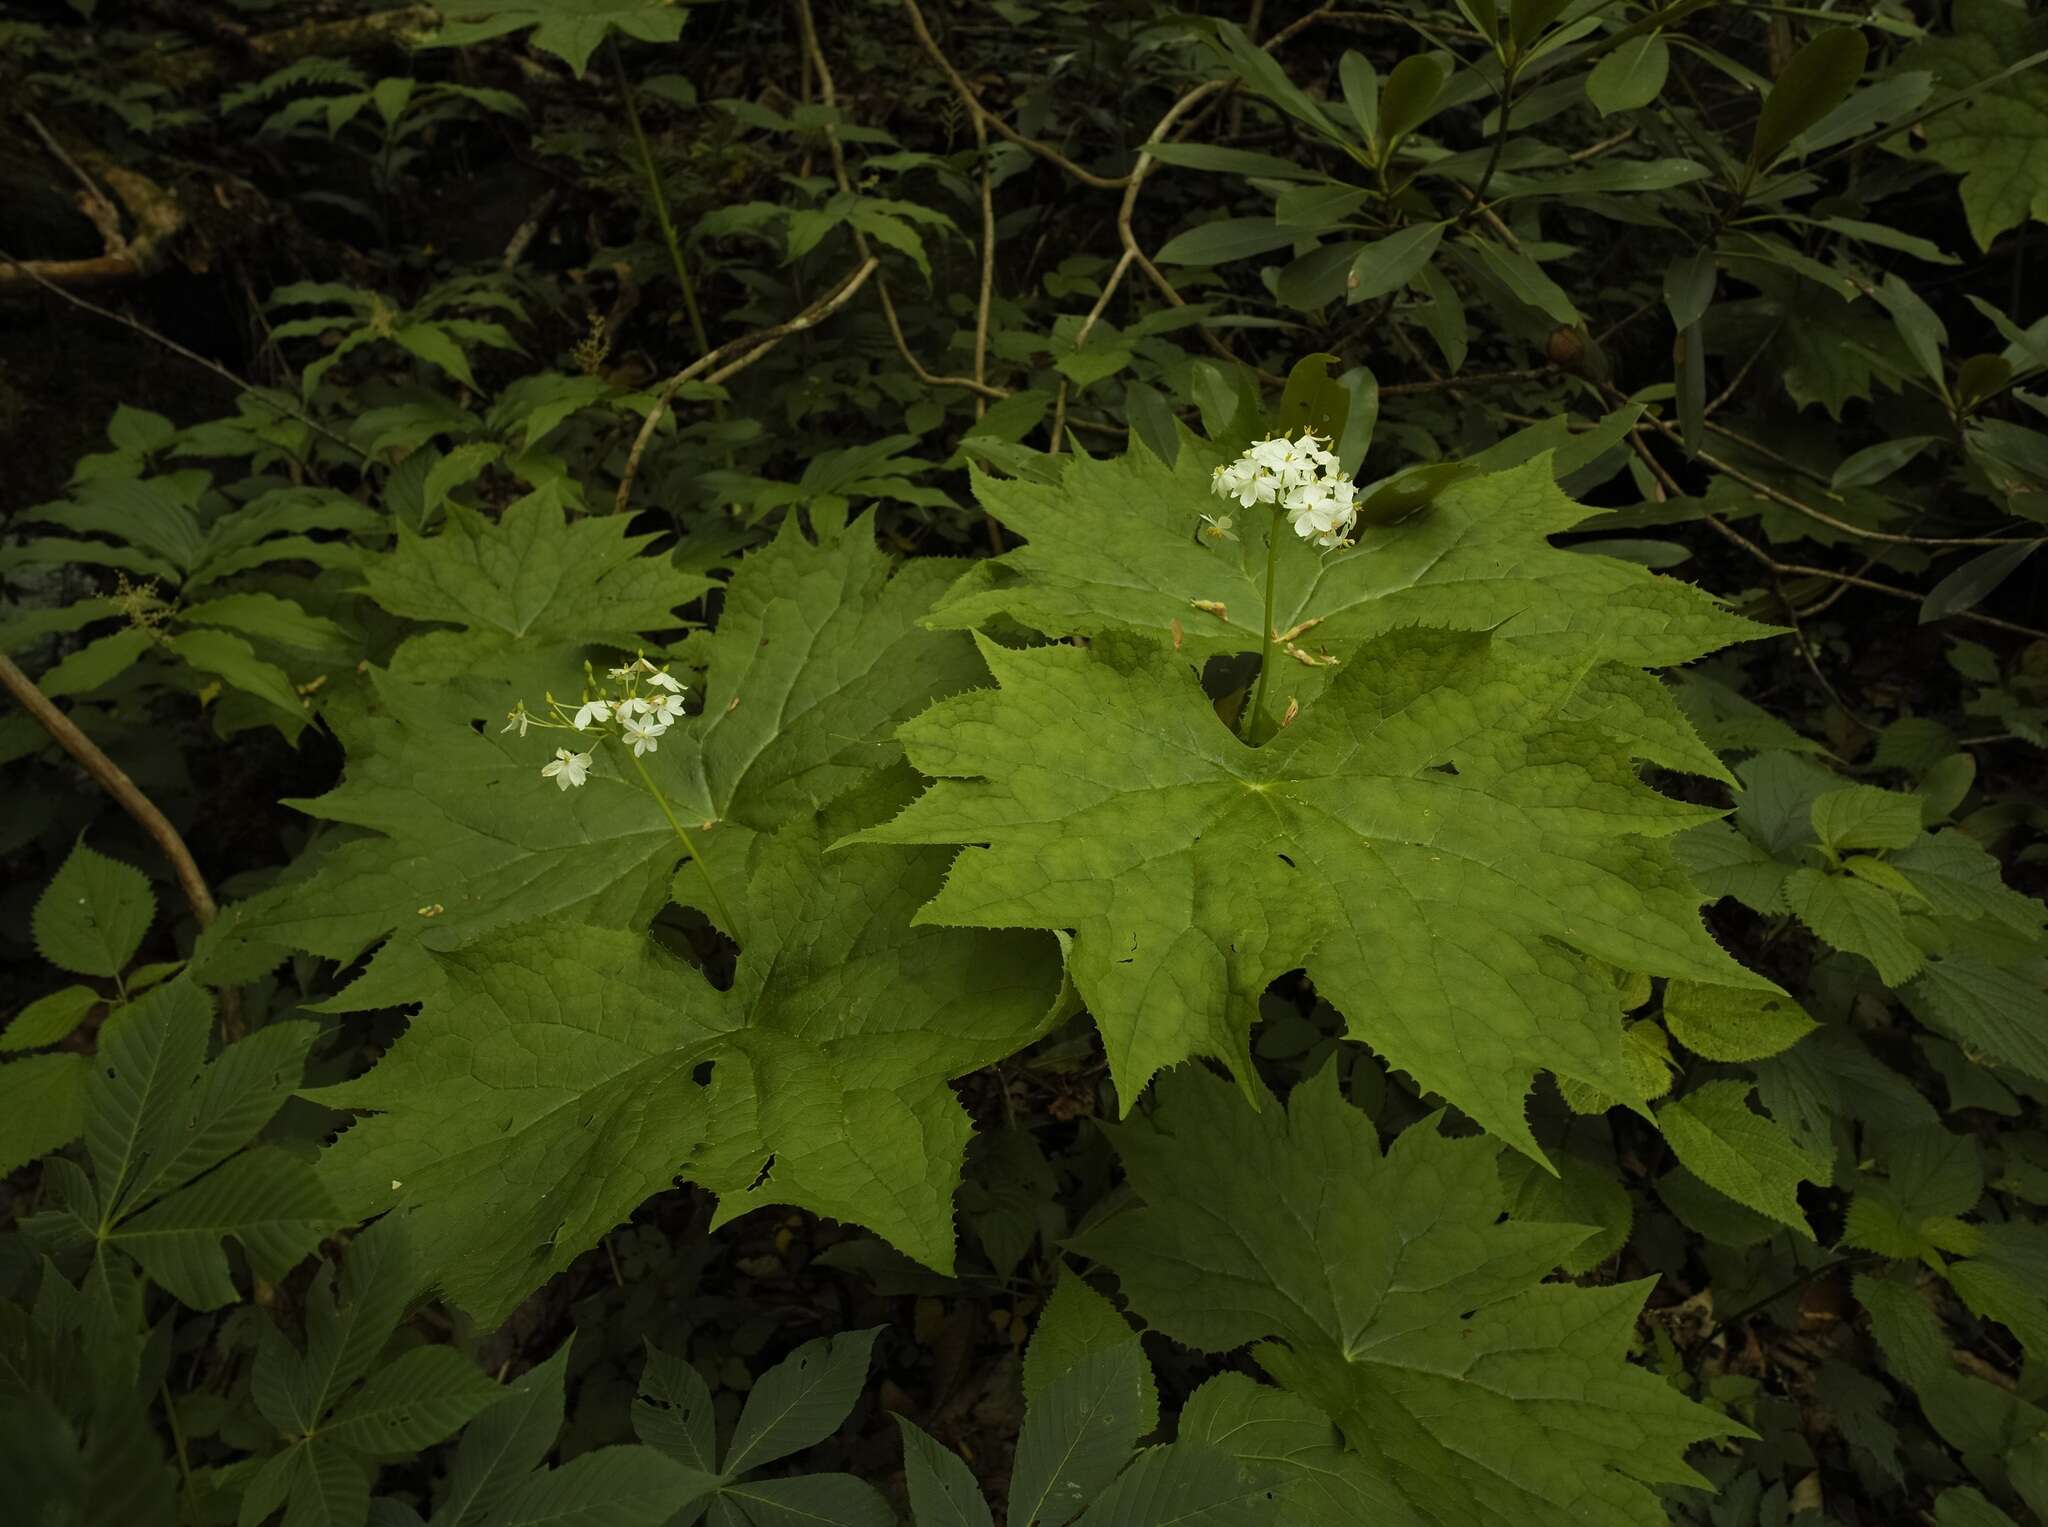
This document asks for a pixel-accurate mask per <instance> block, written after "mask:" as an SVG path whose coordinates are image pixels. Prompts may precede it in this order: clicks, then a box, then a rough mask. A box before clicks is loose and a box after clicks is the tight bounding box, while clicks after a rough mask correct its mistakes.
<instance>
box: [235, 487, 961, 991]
mask: <svg viewBox="0 0 2048 1527" xmlns="http://www.w3.org/2000/svg"><path fill="white" fill-rule="evenodd" d="M604 523H606V524H610V523H613V522H611V521H607V522H604ZM501 552H502V548H501V549H500V551H494V552H492V553H491V554H490V555H489V556H487V557H484V558H482V561H484V562H487V563H490V564H491V565H495V564H496V560H497V558H498V557H499V555H500V554H501ZM464 565H465V566H467V564H466V563H465V564H464ZM957 573H958V564H957V563H952V562H946V561H941V560H939V559H930V558H928V559H920V560H919V561H917V562H914V563H911V564H909V565H907V566H905V567H903V568H901V569H900V570H896V571H894V572H893V574H892V569H891V566H890V563H889V561H888V559H887V558H885V557H884V556H883V555H882V553H881V551H880V550H879V549H878V548H877V547H876V545H875V543H874V540H873V537H872V534H871V532H870V526H869V522H868V521H867V520H862V521H859V522H857V523H856V525H854V526H849V527H848V528H847V530H846V531H845V532H844V533H842V534H841V535H839V536H837V537H835V538H833V539H830V540H828V541H826V542H824V543H823V544H813V543H811V542H810V541H808V540H806V539H805V538H804V537H803V536H802V535H801V533H799V532H798V531H796V530H795V529H794V528H790V529H788V530H785V532H784V533H783V534H782V535H781V536H780V537H779V538H778V539H777V540H776V541H775V542H774V543H773V544H772V545H770V546H768V547H766V548H764V549H763V550H761V551H759V552H756V553H755V554H753V555H752V556H750V557H748V558H747V559H746V562H745V564H744V566H743V568H742V570H741V571H740V572H739V573H738V574H737V575H736V576H735V577H734V579H733V581H732V584H731V587H730V588H729V590H728V591H727V594H726V602H725V612H724V615H723V617H722V618H721V620H720V623H719V628H718V630H717V632H716V633H714V634H713V635H712V637H711V638H710V639H709V640H708V642H707V643H706V648H707V650H708V653H709V671H708V673H707V676H706V680H705V699H704V710H703V714H701V715H698V716H695V717H692V718H690V719H689V720H688V721H687V722H685V723H684V724H682V725H679V726H677V727H675V728H672V729H671V730H670V732H669V733H668V734H667V735H666V736H664V737H663V739H662V744H661V749H660V751H659V752H657V753H655V754H653V755H651V756H649V757H648V758H647V760H646V762H647V764H648V766H649V769H650V772H651V773H652V774H653V775H654V777H655V778H656V779H657V780H658V781H659V782H660V784H661V786H662V788H663V790H664V791H666V792H667V794H668V795H669V798H670V799H671V800H672V801H673V802H674V803H675V807H676V810H677V811H678V813H680V814H681V816H682V817H683V819H684V820H685V821H686V822H688V823H689V824H690V825H691V827H692V829H693V831H694V832H695V834H696V839H697V842H698V844H699V846H700V848H702V849H703V851H704V852H705V853H706V854H707V855H709V856H710V857H711V858H712V859H713V860H714V861H716V862H717V864H718V866H719V868H720V870H721V872H723V873H726V874H728V875H731V876H736V877H744V874H745V859H746V843H747V841H748V839H749V838H750V836H751V833H752V832H753V831H756V830H760V829H764V828H769V827H772V826H774V825H775V824H776V823H778V822H780V821H782V820H783V819H784V818H786V817H787V816H789V815H790V814H791V813H793V812H798V811H806V810H809V809H810V808H812V807H813V806H815V805H817V804H819V803H822V802H824V801H826V800H829V799H831V798H832V797H834V796H836V795H839V794H841V793H843V792H844V791H845V790H846V789H847V788H849V787H850V786H851V785H853V784H854V783H855V782H857V781H858V780H859V779H860V778H861V777H862V776H863V775H864V774H866V773H867V772H868V771H869V770H871V769H875V768H879V767H882V766H884V765H886V764H888V763H890V762H891V761H892V760H894V759H895V758H897V757H899V756H900V749H899V748H898V747H897V746H896V744H895V743H893V742H891V741H890V740H889V734H890V732H891V731H892V730H893V728H894V726H895V724H896V722H897V721H898V720H900V719H901V718H902V717H904V716H907V715H910V714H912V713H914V712H915V711H916V710H918V709H919V708H921V707H922V706H924V705H925V704H926V703H928V702H929V701H930V700H932V699H933V698H935V697H937V696H940V695H946V694H951V693H954V692H955V691H958V690H961V689H965V688H967V687H968V686H970V685H972V684H974V683H976V682H978V681H979V679H980V675H981V667H980V663H979V661H978V660H977V659H976V657H975V655H974V651H973V647H972V645H971V643H970V642H969V641H968V640H967V638H965V637H964V636H960V635H957V634H954V633H949V632H948V633H935V632H930V631H926V630H923V629H922V628H921V627H920V626H919V625H918V624H917V622H918V620H919V618H920V617H922V616H923V615H924V614H925V613H926V611H928V610H929V609H930V607H931V604H932V601H933V600H934V599H935V598H936V597H937V596H938V594H939V592H940V590H941V589H942V588H943V587H944V586H945V584H946V583H947V582H948V581H950V580H951V579H952V578H953V577H955V576H956V575H957ZM479 576H481V575H479ZM407 586H408V587H412V585H411V584H410V583H409V584H408V585H407ZM478 597H482V596H481V595H479V596H478ZM563 597H565V596H564V594H563V593H562V592H560V591H558V593H557V595H556V596H555V598H556V602H555V603H551V604H550V605H549V606H548V607H547V609H546V610H545V611H544V612H542V613H541V614H539V615H536V616H533V617H532V618H531V628H532V629H534V630H537V631H540V632H543V633H546V634H548V635H550V636H551V637H552V638H554V639H556V640H562V639H566V637H567V635H568V634H569V633H571V632H576V631H579V630H580V631H582V632H584V633H586V634H588V632H589V630H590V627H589V626H587V625H586V626H583V627H578V626H577V625H576V624H575V617H573V616H571V615H569V614H566V613H564V612H562V611H561V610H560V609H559V608H558V606H559V601H560V599H561V598H563ZM663 597H665V595H664V596H663ZM399 602H400V603H402V604H408V605H409V604H410V601H409V600H400V601H399ZM421 608H422V609H425V608H427V606H426V605H424V604H423V605H422V606H421ZM448 608H452V606H451V607H448ZM633 608H635V609H637V610H638V611H639V613H638V614H637V615H635V616H634V617H633V618H635V619H639V618H645V619H648V620H650V621H652V620H654V618H655V614H654V612H655V609H656V606H655V605H653V604H648V605H644V606H642V605H636V606H634V607H633ZM450 618H453V617H452V616H451V617H450ZM481 618H483V617H479V619H481ZM521 618H522V619H526V617H521ZM625 618H626V617H625V615H624V614H617V613H615V614H614V615H608V616H606V617H605V620H606V622H610V621H613V620H623V619H625ZM483 629H486V628H485V627H481V626H479V627H472V628H471V632H475V631H479V630H483ZM471 639H472V636H471V634H470V633H461V634H458V635H456V636H455V640H456V641H458V642H468V641H470V640H471ZM449 655H450V654H449V653H448V652H447V651H446V650H445V648H444V644H442V643H439V642H437V641H436V640H435V639H434V638H433V637H431V636H430V637H425V638H414V639H413V641H412V642H410V643H408V644H407V647H406V648H405V649H403V650H402V651H401V653H400V661H399V662H398V663H396V664H394V667H393V668H392V670H390V671H389V672H384V673H373V674H372V689H373V694H374V707H373V708H372V709H368V710H354V711H351V710H348V709H346V708H343V707H336V708H335V709H334V710H333V711H331V712H330V719H331V720H332V722H333V724H334V727H335V730H336V731H337V733H339V735H340V736H341V738H342V740H343V741H344V743H346V745H347V747H348V752H349V760H350V762H349V769H348V773H347V775H346V777H345V778H344V780H343V782H342V784H341V786H340V788H338V789H336V790H335V791H333V792H331V793H330V794H328V795H325V796H322V797H321V798H320V799H319V800H317V801H312V802H299V803H296V804H299V805H300V806H301V808H302V809H305V810H307V811H309V812H310V813H311V814H313V815H315V816H319V817H323V818H326V819H327V820H330V821H335V822H342V823H349V824H352V825H354V826H357V827H361V828H366V829H369V830H370V832H371V833H374V834H376V835H377V836H365V837H362V838H359V839H356V840H354V841H351V842H345V843H343V844H341V845H340V846H338V847H337V848H335V849H333V850H332V851H330V852H329V853H328V854H327V855H326V857H325V858H324V859H323V860H322V861H321V862H320V864H319V866H318V868H317V869H316V870H315V871H314V872H313V873H312V875H311V876H310V877H308V878H307V879H305V880H300V881H294V882H292V883H290V884H287V885H283V886H280V887H278V888H277V889H275V890H272V891H270V892H266V893H264V894H261V895H258V896H256V897H252V898H250V899H249V900H248V901H246V902H243V903H239V904H238V905H237V906H235V907H233V908H230V909H229V911H228V912H227V913H226V914H224V915H223V917H222V918H221V919H220V920H219V921H218V922H217V923H216V924H215V927H214V929H212V930H209V933H208V935H207V938H206V940H205V942H204V943H203V944H202V946H201V951H200V962H201V968H202V971H211V972H214V973H218V972H221V971H232V970H236V969H240V970H244V971H251V972H253V971H260V970H261V969H263V968H265V967H266V965H267V964H269V963H274V962H275V961H276V959H278V958H281V957H282V951H283V950H284V949H287V948H289V949H303V950H306V951H308V952H310V953H313V954H318V955H323V956H325V957H327V958H329V959H334V960H341V961H348V960H353V959H355V958H356V957H357V956H358V955H360V954H361V953H362V952H363V951H364V950H365V949H367V948H369V947H370V946H371V945H373V944H376V943H377V942H378V941H379V940H383V941H384V943H383V946H382V947H381V948H380V949H379V950H378V951H377V953H376V956H375V957H374V958H373V959H372V960H371V961H370V964H369V966H368V968H367V970H366V971H365V972H364V974H363V975H362V976H361V977H359V978H358V979H357V980H356V981H355V982H354V983H353V984H352V985H351V986H349V987H348V988H346V989H345V990H344V991H343V992H342V993H341V994H340V996H339V997H337V998H335V999H333V1000H332V1002H331V1006H333V1007H335V1008H336V1009H338V1010H342V1011H353V1010H360V1009H366V1008H371V1007H377V1006H385V1005H390V1004H394V1003H403V1002H415V1001H418V1000H420V999H421V997H422V996H424V995H425V994H426V993H427V992H428V991H429V990H431V989H432V988H433V987H434V985H435V984H437V982H438V979H439V976H438V972H437V970H436V969H435V967H434V964H433V961H432V960H431V959H430V958H428V957H427V954H426V951H427V950H428V949H430V948H431V949H438V950H455V949H460V948H463V947H466V946H467V945H469V944H470V943H473V942H474V941H476V940H477V939H479V938H482V937H484V936H486V935H488V934H490V933H491V932H493V931H494V930H498V929H502V928H505V927H508V926H511V925H512V924H515V923H518V922H521V921H524V920H527V919H532V918H539V917H550V918H557V919H562V918H568V919H571V920H579V919H580V920H587V921H595V922H600V923H603V924H605V925H608V926H613V927H623V926H626V925H628V924H629V923H631V922H633V921H634V920H635V918H636V915H639V916H641V918H642V920H644V915H646V914H651V912H652V911H653V910H654V907H655V906H657V905H658V904H659V899H660V897H661V896H662V895H663V894H665V892H666V891H667V889H668V881H669V874H670V871H671V869H672V868H673V866H674V865H675V862H676V860H677V859H678V858H679V857H680V856H681V851H680V849H679V847H678V846H677V844H676V840H675V837H674V834H673V832H672V831H671V830H670V828H669V826H668V823H667V821H666V820H665V819H664V818H663V816H662V814H661V811H660V808H659V807H658V806H657V804H656V803H655V801H654V800H653V799H652V798H651V797H650V796H649V795H648V794H647V792H646V791H645V790H644V789H643V788H642V787H641V785H640V782H639V780H638V778H637V776H635V775H634V774H633V773H632V772H631V770H630V768H622V767H621V766H620V763H619V760H618V759H616V758H614V757H612V756H610V755H609V754H607V753H605V752H603V750H602V749H601V750H600V757H599V761H598V766H597V768H596V769H595V770H594V771H593V774H592V777H591V780H590V782H589V783H588V784H587V785H585V786H584V787H583V788H582V789H580V790H577V791H574V792H572V793H570V794H568V795H563V794H562V793H561V792H559V791H558V790H557V789H556V787H555V785H554V783H553V782H552V781H550V780H546V779H543V778H542V777H541V775H540V765H541V762H542V761H543V760H544V759H545V758H546V757H547V756H548V749H547V747H546V746H545V745H544V744H543V742H542V741H541V738H540V737H526V738H521V737H519V736H517V735H516V734H507V733H505V732H504V731H503V730H502V729H501V728H502V727H503V724H504V718H505V715H506V713H507V712H508V711H510V710H511V709H512V707H513V706H514V705H515V704H517V703H519V702H520V701H526V702H528V703H530V704H531V703H536V702H538V700H539V698H540V693H541V691H542V690H544V689H547V688H549V687H552V688H553V689H554V691H555V692H556V693H557V694H559V695H563V696H569V697H573V696H574V695H575V694H576V693H577V689H576V686H577V685H578V684H579V683H580V682H581V680H580V664H579V662H578V661H577V659H576V657H575V655H574V653H573V651H571V650H569V649H563V648H557V649H555V650H554V651H553V652H552V653H551V652H549V651H547V650H545V649H543V650H542V651H540V652H539V653H538V654H537V655H535V656H534V657H532V658H525V657H513V658H506V659H504V660H502V661H501V662H499V663H497V664H496V665H493V664H491V663H485V664H483V665H482V666H481V667H480V668H479V667H477V666H476V665H475V664H474V663H473V662H472V660H471V659H470V658H469V657H468V656H466V655H463V654H460V653H457V654H454V656H455V657H456V659H457V661H456V663H455V669H456V675H451V674H449V673H445V672H443V671H442V669H441V663H442V661H443V659H444V658H445V657H448V656H449ZM616 660H617V659H616V657H611V658H609V659H607V661H616ZM457 675H459V676H457ZM558 735H559V734H556V733H546V734H542V736H546V737H554V736H558ZM700 823H709V824H713V825H712V826H711V827H708V828H707V827H700V826H699V825H698V824H700ZM695 885H696V882H695V881H694V880H692V879H689V878H688V877H686V880H685V887H686V889H685V894H686V895H690V894H691V892H690V888H691V887H694V886H695ZM691 899H693V900H697V901H699V902H702V901H704V898H702V897H701V895H693V896H691ZM725 899H726V900H727V901H728V902H730V901H732V900H734V899H735V898H733V897H731V896H728V897H726V898H725Z"/></svg>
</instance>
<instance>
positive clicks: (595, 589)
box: [364, 494, 717, 650]
mask: <svg viewBox="0 0 2048 1527" xmlns="http://www.w3.org/2000/svg"><path fill="white" fill-rule="evenodd" d="M654 539H655V538H654V537H653V536H632V535H628V534H626V526H625V522H624V520H623V518H622V517H620V516H617V515H611V516H605V517H602V518H596V519H579V520H576V521H574V522H573V523H572V522H570V520H569V519H568V518H567V516H566V514H565V513H564V511H563V509H562V507H561V505H560V504H559V503H555V502H552V501H550V500H547V499H546V498H545V497H544V496H543V495H541V494H532V495H529V496H528V497H526V498H524V499H521V500H520V501H519V502H518V503H516V504H514V505H512V506H511V507H510V508H509V509H507V510H506V511H505V513H504V514H503V515H502V516H501V517H499V518H498V519H496V520H490V519H486V518H485V517H484V516H483V515H481V514H478V513H477V512H475V511H474V510H471V509H464V508H462V507H461V506H460V505H453V506H451V507H450V508H449V511H448V523H447V525H446V526H445V527H444V528H443V529H442V530H441V532H440V533H439V534H437V535H432V536H421V535H417V534H415V533H414V532H413V531H411V530H409V529H408V528H407V527H406V525H405V523H404V521H402V520H401V521H400V522H399V526H398V546H397V549H396V550H395V551H393V552H392V553H391V554H390V555H388V556H383V557H378V558H376V559H374V560H373V561H371V562H370V563H369V564H368V565H367V566H366V568H365V573H366V577H365V579H364V582H365V586H366V588H367V590H368V592H369V595H370V597H371V598H372V599H374V600H376V601H377V603H378V604H380V605H382V606H383V607H384V608H385V609H387V610H389V611H390V612H391V613H392V614H394V615H405V616H409V617H411V618H412V619H414V620H421V621H441V622H446V623H448V624H451V625H459V626H462V627H464V628H465V629H466V630H467V631H469V632H470V633H472V639H473V641H474V642H475V644H476V646H477V647H478V648H479V649H484V648H488V647H492V646H499V645H504V644H507V643H511V642H527V643H533V644H541V643H581V642H590V643H599V644H604V645H608V646H612V647H621V648H626V649H628V650H630V649H631V647H632V646H633V644H634V643H635V641H637V640H638V639H639V633H640V632H642V631H658V630H662V629H665V628H671V627H674V626H677V625H680V624H681V621H680V619H679V618H678V617H677V615H676V613H675V611H676V607H677V606H679V605H684V604H688V603H690V602H692V601H693V600H696V599H701V598H702V597H703V596H704V595H705V594H707V593H709V592H710V591H711V590H712V589H713V588H715V587H716V586H717V585H716V584H714V583H713V582H712V581H711V580H710V579H709V578H706V577H703V576H701V575H700V574H697V573H689V572H684V571H683V570H681V569H680V568H678V567H677V566H676V565H675V564H674V562H673V560H672V559H671V558H669V557H665V556H656V557H649V556H643V555H641V553H642V552H643V551H644V550H645V548H646V547H647V545H648V543H649V542H651V541H653V540H654Z"/></svg>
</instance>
